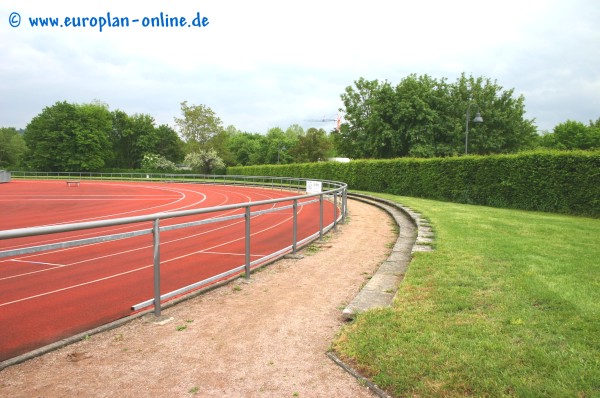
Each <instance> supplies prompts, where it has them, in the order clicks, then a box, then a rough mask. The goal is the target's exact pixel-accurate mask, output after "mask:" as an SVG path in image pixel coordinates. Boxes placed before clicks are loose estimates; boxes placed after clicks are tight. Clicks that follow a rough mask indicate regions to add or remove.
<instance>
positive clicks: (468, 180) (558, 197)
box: [227, 151, 600, 217]
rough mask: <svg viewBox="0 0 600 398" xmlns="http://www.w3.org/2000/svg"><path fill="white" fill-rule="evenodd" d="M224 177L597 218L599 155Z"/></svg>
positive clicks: (262, 170) (379, 164) (366, 164)
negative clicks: (332, 184)
mask: <svg viewBox="0 0 600 398" xmlns="http://www.w3.org/2000/svg"><path fill="white" fill-rule="evenodd" d="M227 174H230V175H234V174H238V175H268V176H286V177H298V178H314V179H324V180H335V181H344V182H346V183H347V184H348V187H349V188H350V189H353V190H361V191H370V192H383V193H390V194H394V195H404V196H413V197H421V198H428V199H435V200H441V201H449V202H458V203H470V204H478V205H486V206H494V207H505V208H513V209H523V210H538V211H545V212H554V213H564V214H574V215H582V216H590V217H600V151H568V152H566V151H535V152H524V153H520V154H516V155H495V156H464V157H453V158H435V159H414V158H401V159H391V160H355V161H351V162H350V163H336V162H324V163H307V164H290V165H264V166H248V167H230V168H228V169H227Z"/></svg>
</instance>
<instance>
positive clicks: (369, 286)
mask: <svg viewBox="0 0 600 398" xmlns="http://www.w3.org/2000/svg"><path fill="white" fill-rule="evenodd" d="M348 196H349V197H351V198H353V199H355V200H358V201H361V202H365V203H368V204H372V205H374V206H377V207H379V208H381V209H383V210H385V211H386V212H388V213H389V214H390V215H391V216H392V218H393V219H394V221H395V223H396V224H397V225H398V227H399V229H400V232H399V234H398V239H397V240H396V243H395V244H394V247H393V249H392V253H391V254H390V256H389V257H388V259H387V260H386V261H384V262H383V263H382V264H381V266H380V267H379V269H378V270H377V272H375V275H373V277H372V278H371V279H370V280H369V281H368V282H367V283H366V284H365V286H364V287H363V288H362V289H361V291H360V292H359V293H358V294H357V295H356V297H355V298H354V299H353V300H352V302H350V304H348V306H347V307H346V308H345V309H344V310H343V311H342V316H343V317H344V319H346V320H351V319H354V317H355V316H356V314H358V313H361V312H364V311H367V310H370V309H372V308H378V307H389V306H390V305H391V304H392V302H393V301H394V297H395V296H396V293H397V292H398V287H399V285H400V283H401V282H402V280H403V279H404V274H406V271H407V269H408V264H409V263H410V260H411V258H412V253H414V252H426V251H432V250H433V248H432V246H431V244H432V243H433V233H432V231H431V226H430V224H429V222H428V221H427V220H425V219H423V218H421V215H420V214H419V213H416V212H414V211H412V210H411V209H409V208H407V207H405V206H402V205H400V204H398V203H395V202H392V201H389V200H385V199H380V198H376V197H373V196H369V195H362V194H355V193H353V194H348Z"/></svg>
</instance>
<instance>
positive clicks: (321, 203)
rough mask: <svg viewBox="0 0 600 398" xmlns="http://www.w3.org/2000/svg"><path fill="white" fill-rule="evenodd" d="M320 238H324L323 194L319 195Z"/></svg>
mask: <svg viewBox="0 0 600 398" xmlns="http://www.w3.org/2000/svg"><path fill="white" fill-rule="evenodd" d="M319 240H323V194H321V195H319Z"/></svg>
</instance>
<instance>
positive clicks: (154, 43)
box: [0, 0, 600, 133]
mask: <svg viewBox="0 0 600 398" xmlns="http://www.w3.org/2000/svg"><path fill="white" fill-rule="evenodd" d="M161 12H162V13H163V15H168V16H169V17H185V18H186V22H187V23H188V24H190V23H191V22H192V21H193V19H194V18H195V17H196V16H197V15H198V14H197V13H200V18H201V19H202V18H205V17H206V18H207V19H206V20H205V22H208V24H207V25H206V26H204V27H195V26H192V27H188V26H186V27H183V28H174V27H172V28H168V27H163V28H144V27H143V26H142V24H143V23H144V21H145V20H144V17H148V18H152V17H158V16H160V13H161ZM13 13H18V14H19V16H20V25H19V26H18V27H12V26H11V25H10V23H13V24H16V22H17V21H18V19H19V18H18V17H17V15H16V14H13ZM107 13H110V16H111V19H112V18H115V17H118V18H119V19H120V18H125V17H126V18H128V19H129V21H130V26H129V27H121V28H118V27H107V26H105V27H104V28H103V29H102V32H100V29H99V26H98V25H96V26H95V27H93V26H90V25H91V24H94V21H96V22H97V23H98V24H99V23H100V17H104V18H106V17H107ZM35 17H55V18H59V20H60V23H61V24H64V23H65V22H64V19H65V18H66V17H70V18H74V17H81V18H83V17H87V18H90V19H88V20H87V21H86V22H87V23H86V25H87V27H78V28H74V27H62V28H60V27H56V28H40V27H38V28H33V27H32V26H31V24H30V18H35ZM93 17H95V19H93ZM134 19H139V22H132V21H133V20H134ZM146 21H147V20H146ZM599 21H600V1H598V0H539V1H538V0H526V1H523V0H519V1H515V0H502V1H495V0H490V1H471V0H452V1H449V0H418V1H417V0H411V1H393V0H383V1H382V0H369V1H353V0H349V1H338V0H319V1H315V0H304V1H298V2H291V1H274V0H273V1H264V0H254V1H252V0H230V1H227V0H204V1H202V0H196V1H190V0H177V1H166V0H162V1H157V0H146V1H133V0H132V1H122V0H119V1H116V0H104V1H98V0H87V1H80V2H73V1H69V2H67V1H62V0H61V1H46V0H45V1H39V0H37V1H33V0H32V1H23V0H2V2H1V3H0V127H17V128H24V127H25V126H26V125H27V123H29V121H30V120H31V119H32V118H33V117H34V116H36V115H37V114H39V113H40V112H41V111H42V110H43V108H44V107H47V106H52V105H53V104H54V103H56V102H57V101H68V102H72V103H89V102H91V101H94V100H99V101H101V102H104V103H106V104H108V105H109V107H110V109H111V110H115V109H120V110H123V111H125V112H126V113H128V114H134V113H145V114H150V115H151V116H153V117H154V118H155V119H156V122H157V124H163V123H164V124H169V125H171V126H174V118H175V117H179V116H181V111H180V103H181V102H182V101H188V104H196V105H197V104H204V105H206V106H209V107H210V108H212V109H213V110H214V111H215V112H216V114H217V115H218V116H219V117H220V118H221V120H222V121H223V124H224V125H225V126H228V125H234V126H235V127H236V128H238V129H239V130H242V131H247V132H256V133H265V132H266V131H267V130H268V129H269V128H272V127H281V128H283V129H286V128H287V127H289V126H290V125H291V124H295V123H297V124H300V125H302V126H303V127H304V128H308V127H322V128H325V129H326V130H328V131H329V130H331V129H332V128H333V127H334V126H335V123H334V122H311V121H309V120H314V119H323V118H325V119H334V118H335V117H336V115H337V114H338V109H339V108H341V107H342V102H341V100H340V95H341V94H342V93H343V92H344V89H345V88H346V87H347V86H351V85H353V83H354V81H355V80H358V79H359V78H360V77H364V78H366V79H369V80H371V79H379V80H388V81H390V82H391V83H392V84H397V83H398V82H400V80H401V79H402V78H403V77H405V76H407V75H409V74H411V73H416V74H418V75H422V74H428V75H430V76H432V77H434V78H442V77H445V78H447V79H448V80H449V81H451V82H452V81H455V80H456V79H457V78H458V77H459V76H460V74H461V73H462V72H465V73H466V74H467V75H470V74H472V75H474V76H483V77H487V78H491V79H492V80H496V81H497V83H498V84H499V85H500V86H502V87H504V88H505V89H514V90H515V94H516V95H521V94H522V95H523V96H524V97H525V109H526V112H527V113H526V118H528V119H535V123H536V125H537V126H538V129H539V130H540V131H541V130H549V131H551V130H552V129H553V127H554V126H555V125H556V124H558V123H561V122H564V121H566V120H569V119H570V120H577V121H581V122H583V123H586V124H587V123H588V122H589V121H590V120H596V119H598V118H600V22H599ZM81 22H83V19H82V20H81Z"/></svg>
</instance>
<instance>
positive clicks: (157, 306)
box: [152, 218, 161, 317]
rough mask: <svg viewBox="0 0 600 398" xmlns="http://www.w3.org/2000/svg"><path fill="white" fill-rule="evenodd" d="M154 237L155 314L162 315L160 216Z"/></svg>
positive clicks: (155, 223)
mask: <svg viewBox="0 0 600 398" xmlns="http://www.w3.org/2000/svg"><path fill="white" fill-rule="evenodd" d="M152 234H153V237H154V315H155V316H157V317H158V316H160V310H161V308H160V227H159V225H158V218H157V219H156V220H154V227H153V229H152Z"/></svg>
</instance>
